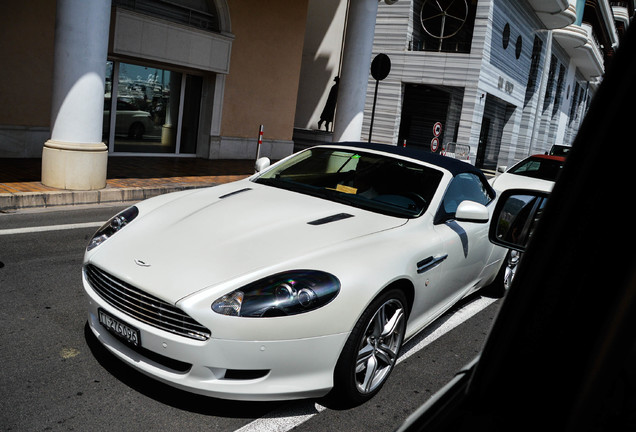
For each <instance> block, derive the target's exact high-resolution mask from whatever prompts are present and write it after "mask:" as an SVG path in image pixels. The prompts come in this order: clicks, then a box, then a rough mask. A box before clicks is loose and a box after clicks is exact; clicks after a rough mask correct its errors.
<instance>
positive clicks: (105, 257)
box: [87, 180, 406, 303]
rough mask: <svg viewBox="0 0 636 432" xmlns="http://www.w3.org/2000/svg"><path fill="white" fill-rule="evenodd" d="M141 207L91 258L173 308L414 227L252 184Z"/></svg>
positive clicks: (173, 197)
mask: <svg viewBox="0 0 636 432" xmlns="http://www.w3.org/2000/svg"><path fill="white" fill-rule="evenodd" d="M138 208H139V210H140V213H139V216H138V217H137V218H136V219H135V220H134V221H132V222H131V223H130V224H128V225H127V226H126V227H125V228H124V229H122V230H121V231H120V232H118V233H117V234H115V235H114V236H112V237H111V238H110V239H108V240H107V241H106V242H104V243H103V244H102V245H100V246H99V247H97V248H95V249H94V251H93V252H89V253H88V254H87V260H88V261H89V262H91V263H94V264H96V265H97V266H99V267H101V268H103V269H104V270H106V271H108V272H110V273H111V274H113V275H114V276H116V277H118V278H119V279H121V280H124V281H126V282H128V283H131V284H133V285H135V286H137V287H139V288H141V289H143V290H144V291H146V292H149V293H150V294H153V295H155V296H157V297H160V298H162V299H164V300H166V301H170V302H172V303H176V302H177V301H178V300H180V299H182V298H184V297H186V296H188V295H190V294H193V293H195V292H197V291H200V290H201V289H204V288H207V287H212V286H214V285H218V284H222V283H224V282H229V281H232V280H233V279H237V283H241V284H242V283H246V282H249V281H250V279H249V278H250V277H255V276H252V275H254V274H255V275H259V277H263V276H266V275H267V274H269V273H274V272H278V271H281V270H286V269H292V268H295V267H293V266H294V265H296V264H298V265H302V266H304V268H307V267H311V266H312V262H313V261H312V260H310V259H309V256H310V255H312V254H315V255H314V258H315V257H317V256H319V255H320V254H321V253H325V250H328V251H329V254H333V251H334V250H335V246H336V245H337V244H339V243H343V242H348V241H351V240H353V239H356V238H358V237H361V236H366V235H369V234H372V233H376V232H379V231H384V230H388V229H392V228H395V227H397V226H400V225H403V224H404V223H405V222H406V219H401V218H396V217H390V216H385V215H382V214H377V213H373V212H369V211H366V210H361V209H357V208H354V207H350V206H347V205H344V204H339V203H335V202H331V201H327V200H323V199H320V198H315V197H311V196H308V195H303V194H300V193H296V192H290V191H286V190H282V189H277V188H274V187H270V186H264V185H260V184H255V183H252V182H250V181H247V180H246V181H241V182H237V183H232V184H229V185H222V186H217V187H212V188H207V189H200V190H197V191H196V192H192V191H186V192H178V193H175V194H168V195H164V196H162V197H160V198H159V199H158V200H157V199H151V200H149V201H147V202H141V203H139V204H138ZM321 251H322V252H321ZM303 258H305V259H303ZM292 261H294V264H292ZM287 265H289V266H291V268H290V267H287ZM242 279H244V281H243V280H242Z"/></svg>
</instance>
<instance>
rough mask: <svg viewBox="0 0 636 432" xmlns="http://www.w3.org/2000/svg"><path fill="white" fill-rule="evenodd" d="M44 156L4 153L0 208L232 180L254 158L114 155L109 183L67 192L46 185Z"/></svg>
mask: <svg viewBox="0 0 636 432" xmlns="http://www.w3.org/2000/svg"><path fill="white" fill-rule="evenodd" d="M41 167H42V161H41V159H11V158H0V211H14V210H17V209H22V208H37V207H52V206H61V205H79V204H99V203H113V202H128V201H140V200H142V199H146V198H150V197H151V196H155V195H159V194H162V193H167V192H171V191H176V190H183V189H192V188H197V187H206V186H213V185H215V184H220V183H228V182H231V181H235V180H239V179H242V178H245V177H248V176H250V175H251V174H253V173H254V161H251V160H209V159H196V158H176V157H124V156H122V157H110V158H109V159H108V169H107V175H106V177H107V180H106V188H104V189H101V190H96V191H68V190H61V189H56V188H52V187H48V186H45V185H43V184H42V182H41V181H40V179H41Z"/></svg>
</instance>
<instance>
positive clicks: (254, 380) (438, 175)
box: [83, 143, 506, 404]
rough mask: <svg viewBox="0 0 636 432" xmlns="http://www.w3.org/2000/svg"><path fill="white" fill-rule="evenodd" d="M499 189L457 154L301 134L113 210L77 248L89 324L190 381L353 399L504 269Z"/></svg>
mask: <svg viewBox="0 0 636 432" xmlns="http://www.w3.org/2000/svg"><path fill="white" fill-rule="evenodd" d="M494 198H495V193H494V191H493V190H492V188H491V187H490V185H489V184H488V182H487V181H486V178H485V177H484V175H483V174H482V172H481V171H479V170H478V169H476V168H475V167H473V166H472V165H470V164H467V163H464V162H461V161H458V160H455V159H451V158H447V157H443V156H438V155H434V154H431V153H427V152H423V151H416V150H412V149H406V148H401V147H394V146H388V145H376V144H363V143H343V144H334V145H324V146H318V147H314V148H310V149H307V150H305V151H302V152H299V153H296V154H294V155H292V156H290V157H288V158H286V159H284V160H282V161H280V162H278V163H276V164H274V165H272V166H269V167H268V166H266V167H265V168H264V169H262V170H260V172H258V173H256V174H255V175H253V176H252V177H250V178H247V179H244V180H241V181H238V182H234V183H229V184H224V185H220V186H215V187H210V188H205V189H196V190H188V191H182V192H176V193H170V194H165V195H162V196H158V197H155V198H151V199H149V200H146V201H143V202H140V203H138V204H137V205H135V206H133V207H130V208H128V209H126V210H124V211H123V212H121V213H119V214H118V215H116V216H115V217H113V218H112V219H111V220H110V221H108V222H107V223H106V224H105V225H104V226H103V227H102V228H100V229H99V230H98V231H97V232H96V233H95V236H94V237H93V239H92V240H91V241H90V243H89V245H88V247H87V250H86V254H85V259H84V266H83V282H84V287H85V290H86V293H87V295H88V303H89V319H88V322H89V325H90V328H91V329H92V331H93V333H94V334H95V335H96V337H97V339H98V340H99V341H100V342H101V343H102V344H103V345H105V346H106V347H107V348H108V349H109V350H110V351H111V352H113V353H114V354H115V355H116V356H117V357H119V358H120V359H121V360H123V361H124V362H126V363H127V364H129V365H130V366H132V367H133V368H136V369H138V370H139V371H141V372H143V373H145V374H148V375H150V376H152V377H154V378H156V379H158V380H161V381H163V382H165V383H167V384H169V385H172V386H175V387H178V388H181V389H184V390H187V391H190V392H194V393H199V394H204V395H208V396H213V397H219V398H226V399H237V400H280V399H293V398H307V397H320V396H323V395H326V394H329V395H330V396H334V397H335V398H339V399H341V400H343V401H346V402H347V403H351V404H358V403H361V402H364V401H365V400H367V399H369V398H371V397H372V396H373V395H374V394H375V393H377V391H378V390H379V389H380V387H381V386H382V384H383V383H384V382H385V381H386V379H387V377H388V376H389V373H390V372H391V370H392V368H393V366H394V365H395V361H396V359H397V357H398V353H399V351H400V347H401V346H402V343H403V342H404V341H405V340H407V339H408V338H410V337H412V336H414V335H415V334H416V333H417V332H418V331H420V330H422V329H423V328H424V327H425V326H426V325H427V324H429V323H431V322H432V321H433V320H434V319H435V318H437V317H439V316H440V315H441V314H442V313H444V312H445V311H447V310H448V309H449V308H450V307H451V306H452V305H454V304H455V303H456V302H457V301H458V300H460V299H461V298H463V297H465V296H466V295H468V294H470V293H472V292H474V291H476V290H478V289H480V288H484V287H488V286H489V285H490V286H493V285H492V284H496V283H500V281H499V278H498V276H501V272H500V271H499V270H500V267H501V264H502V262H503V258H504V256H505V253H506V250H505V249H503V248H500V247H498V246H493V245H492V244H491V243H490V242H489V241H488V228H489V225H488V221H489V216H490V212H491V211H492V208H493V205H492V204H493V200H494Z"/></svg>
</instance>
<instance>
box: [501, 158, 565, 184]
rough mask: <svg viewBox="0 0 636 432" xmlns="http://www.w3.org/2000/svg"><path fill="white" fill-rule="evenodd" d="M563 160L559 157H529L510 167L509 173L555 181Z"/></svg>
mask: <svg viewBox="0 0 636 432" xmlns="http://www.w3.org/2000/svg"><path fill="white" fill-rule="evenodd" d="M564 163H565V160H563V159H561V158H545V157H530V158H528V159H526V160H525V161H523V162H521V163H519V164H518V165H515V166H514V167H512V168H510V171H509V172H510V173H512V174H517V175H522V176H526V177H532V178H538V179H543V180H550V181H556V179H557V177H558V176H559V173H560V172H561V168H563V164H564Z"/></svg>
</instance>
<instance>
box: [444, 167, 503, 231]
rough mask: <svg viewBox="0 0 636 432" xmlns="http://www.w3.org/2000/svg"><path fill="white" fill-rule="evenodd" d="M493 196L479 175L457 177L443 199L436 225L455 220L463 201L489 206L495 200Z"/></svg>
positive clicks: (465, 174) (468, 174)
mask: <svg viewBox="0 0 636 432" xmlns="http://www.w3.org/2000/svg"><path fill="white" fill-rule="evenodd" d="M491 194H492V192H491V189H490V188H488V187H486V185H484V183H483V182H482V180H481V178H479V177H478V176H477V175H475V174H472V173H462V174H459V175H457V176H455V178H453V180H452V181H451V183H450V185H449V186H448V189H447V190H446V194H445V195H444V198H443V199H442V204H441V206H440V208H439V210H438V211H437V215H436V216H435V223H436V224H438V223H443V222H445V221H446V220H448V219H452V218H454V217H455V212H456V211H457V207H458V206H459V204H460V203H461V202H462V201H474V202H476V203H479V204H483V205H486V204H488V203H489V202H490V201H492V199H493V196H492V195H491Z"/></svg>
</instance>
